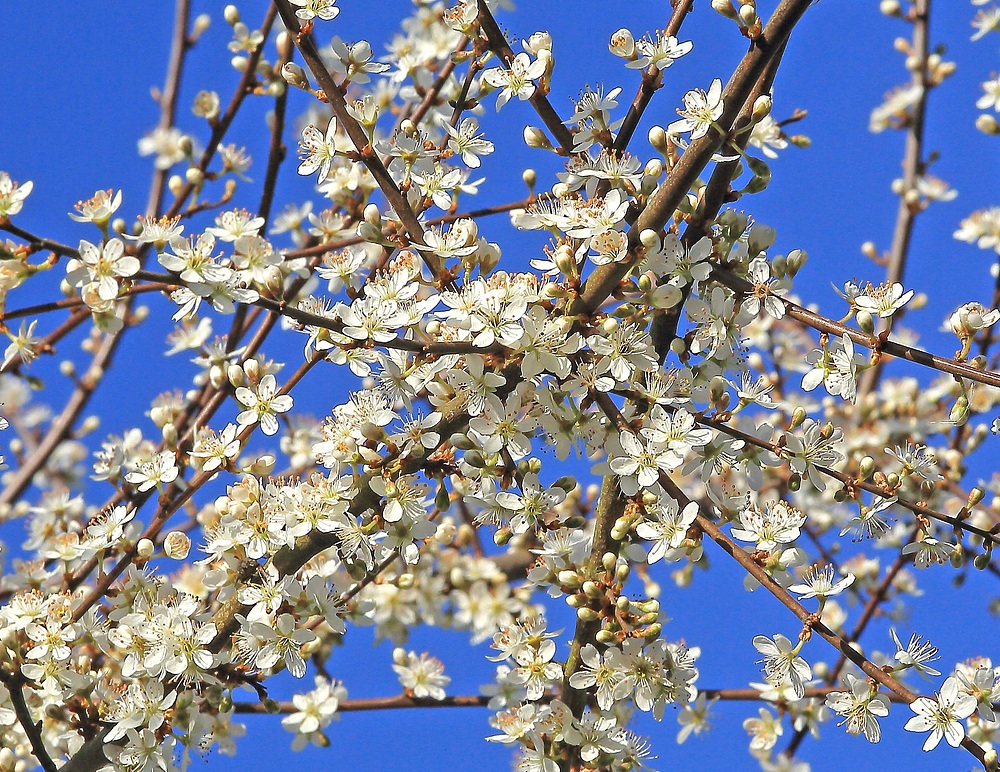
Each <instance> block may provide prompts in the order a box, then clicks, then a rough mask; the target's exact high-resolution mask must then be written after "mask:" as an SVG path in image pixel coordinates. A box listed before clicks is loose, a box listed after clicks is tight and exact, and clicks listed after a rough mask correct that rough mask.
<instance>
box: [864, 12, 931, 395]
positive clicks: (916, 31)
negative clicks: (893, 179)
mask: <svg viewBox="0 0 1000 772" xmlns="http://www.w3.org/2000/svg"><path fill="white" fill-rule="evenodd" d="M930 12H931V0H913V8H912V9H911V12H910V13H911V16H910V18H911V19H912V20H913V51H914V52H915V53H916V57H917V63H916V64H915V65H914V67H913V68H912V72H913V80H912V82H913V85H914V86H917V87H919V88H920V98H919V99H917V101H916V103H915V104H914V105H913V108H912V110H911V111H910V116H909V120H908V122H907V127H906V150H905V152H904V155H903V190H902V191H900V195H899V208H898V209H897V210H896V227H895V229H894V230H893V233H892V247H891V249H890V251H889V260H888V263H887V264H886V269H885V281H886V284H895V283H896V282H901V281H902V280H903V273H904V272H905V270H906V258H907V256H908V255H909V253H910V238H911V236H912V235H913V224H914V222H915V221H916V218H917V214H918V212H919V211H920V207H919V206H914V205H913V204H911V203H910V202H908V201H907V200H906V194H907V193H908V192H909V191H911V190H914V189H915V188H916V183H917V178H918V177H920V175H921V174H922V173H923V166H924V164H923V144H924V122H925V117H926V114H927V96H928V94H929V93H930V84H929V83H928V80H927V57H928V55H929V48H930V44H929V42H928V39H929V37H930V35H929V27H930ZM894 321H895V319H894V318H893V317H890V318H889V319H885V320H881V321H880V324H879V329H878V334H879V335H880V336H882V337H886V336H888V334H889V331H890V330H891V329H892V324H893V322H894ZM883 367H885V363H884V362H883V361H882V359H881V357H880V358H879V359H877V360H875V363H874V365H873V366H872V367H870V368H869V369H868V370H866V371H865V372H864V374H863V375H862V376H861V381H860V382H859V383H858V402H859V403H860V402H861V401H863V400H864V398H865V397H866V396H867V395H868V394H870V393H871V392H872V391H874V390H875V387H876V386H878V381H879V378H880V377H881V375H882V369H883Z"/></svg>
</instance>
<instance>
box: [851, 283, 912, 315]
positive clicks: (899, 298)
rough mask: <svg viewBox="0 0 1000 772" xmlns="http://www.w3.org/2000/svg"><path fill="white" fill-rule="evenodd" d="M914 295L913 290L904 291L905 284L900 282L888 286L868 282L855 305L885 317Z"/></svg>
mask: <svg viewBox="0 0 1000 772" xmlns="http://www.w3.org/2000/svg"><path fill="white" fill-rule="evenodd" d="M912 297H913V290H907V291H906V292H904V291H903V285H902V284H900V283H899V282H894V283H892V284H890V285H888V286H887V285H885V284H879V285H878V286H874V285H872V284H868V285H867V286H866V287H865V288H864V290H863V291H862V292H861V294H860V295H858V296H857V297H856V298H854V307H855V309H857V310H859V311H867V312H868V313H870V314H871V315H872V316H880V317H882V318H883V319H885V318H888V317H890V316H892V315H893V314H894V313H896V312H897V311H898V310H899V309H900V308H902V307H903V306H905V305H906V304H907V303H908V302H909V300H910V298H912Z"/></svg>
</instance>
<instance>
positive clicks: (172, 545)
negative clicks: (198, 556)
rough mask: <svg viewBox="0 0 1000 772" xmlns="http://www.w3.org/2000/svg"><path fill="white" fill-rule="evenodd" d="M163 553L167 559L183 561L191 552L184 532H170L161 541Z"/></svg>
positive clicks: (189, 540)
mask: <svg viewBox="0 0 1000 772" xmlns="http://www.w3.org/2000/svg"><path fill="white" fill-rule="evenodd" d="M163 551H164V552H165V553H166V555H167V557H168V558H173V559H174V560H184V559H185V558H186V557H187V556H188V553H189V552H190V551H191V539H190V538H189V537H188V535H187V534H186V533H184V531H171V532H170V533H168V534H167V535H166V537H165V538H164V539H163Z"/></svg>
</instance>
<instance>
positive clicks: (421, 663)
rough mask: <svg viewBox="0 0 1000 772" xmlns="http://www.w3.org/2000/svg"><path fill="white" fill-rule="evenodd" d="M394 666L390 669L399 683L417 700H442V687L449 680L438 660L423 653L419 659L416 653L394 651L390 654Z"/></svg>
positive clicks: (400, 650)
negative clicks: (397, 677) (394, 672)
mask: <svg viewBox="0 0 1000 772" xmlns="http://www.w3.org/2000/svg"><path fill="white" fill-rule="evenodd" d="M392 658H393V660H394V661H395V663H396V664H394V665H393V666H392V669H393V670H395V671H396V674H397V675H398V676H399V683H400V684H402V686H403V688H404V689H406V690H407V692H409V693H411V694H412V695H413V696H414V697H416V698H417V699H427V698H429V699H432V700H443V699H444V698H445V691H444V687H446V686H447V685H448V684H449V683H450V682H451V678H449V677H448V676H446V675H445V674H444V665H442V664H441V662H440V660H437V659H435V658H434V657H432V656H430V655H429V654H427V652H424V653H423V654H421V655H420V656H419V657H418V656H417V654H416V652H412V651H409V652H407V651H404V650H403V649H396V650H395V651H394V652H393V653H392Z"/></svg>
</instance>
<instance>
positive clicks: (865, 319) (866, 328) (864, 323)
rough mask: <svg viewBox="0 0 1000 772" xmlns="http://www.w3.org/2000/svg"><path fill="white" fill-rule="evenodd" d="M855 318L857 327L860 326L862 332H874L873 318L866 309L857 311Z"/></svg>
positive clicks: (870, 333)
mask: <svg viewBox="0 0 1000 772" xmlns="http://www.w3.org/2000/svg"><path fill="white" fill-rule="evenodd" d="M855 319H857V320H858V327H860V328H861V331H862V332H866V333H868V334H869V335H872V334H873V333H874V332H875V320H874V319H873V318H872V315H871V314H870V313H869V312H868V311H858V313H857V316H855Z"/></svg>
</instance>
